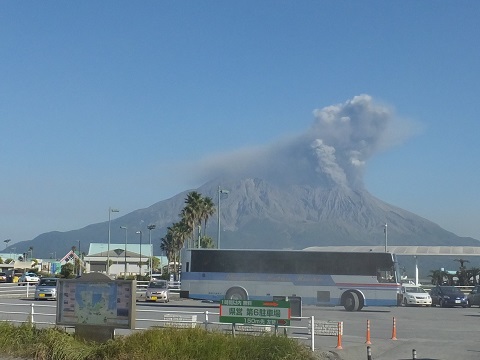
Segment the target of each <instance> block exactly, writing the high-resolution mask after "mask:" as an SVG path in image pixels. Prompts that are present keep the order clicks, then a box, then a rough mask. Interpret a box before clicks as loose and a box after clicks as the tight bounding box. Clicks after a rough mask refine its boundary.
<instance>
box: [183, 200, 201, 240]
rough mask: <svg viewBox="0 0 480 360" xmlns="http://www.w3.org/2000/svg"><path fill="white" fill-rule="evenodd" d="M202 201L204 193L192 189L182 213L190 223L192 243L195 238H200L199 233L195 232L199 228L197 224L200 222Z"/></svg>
mask: <svg viewBox="0 0 480 360" xmlns="http://www.w3.org/2000/svg"><path fill="white" fill-rule="evenodd" d="M202 203H203V198H202V195H201V194H200V193H198V192H196V191H191V192H189V193H188V194H187V198H186V199H185V204H187V205H186V206H185V207H184V208H183V210H182V213H181V216H182V218H184V219H185V220H186V221H187V223H188V224H189V225H190V229H191V233H190V235H191V239H192V244H194V243H195V240H194V239H196V238H198V234H195V231H196V230H197V228H196V224H198V223H200V219H201V218H200V214H201V209H202ZM195 235H197V236H195ZM198 245H200V244H198Z"/></svg>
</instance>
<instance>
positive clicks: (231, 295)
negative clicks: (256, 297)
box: [225, 287, 248, 300]
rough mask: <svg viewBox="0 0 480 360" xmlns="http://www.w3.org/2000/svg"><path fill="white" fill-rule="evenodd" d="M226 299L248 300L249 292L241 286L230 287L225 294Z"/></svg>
mask: <svg viewBox="0 0 480 360" xmlns="http://www.w3.org/2000/svg"><path fill="white" fill-rule="evenodd" d="M225 299H227V300H248V296H247V293H246V291H245V290H244V289H242V288H239V287H234V288H230V289H228V291H227V293H226V294H225Z"/></svg>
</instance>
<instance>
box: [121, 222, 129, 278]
mask: <svg viewBox="0 0 480 360" xmlns="http://www.w3.org/2000/svg"><path fill="white" fill-rule="evenodd" d="M120 229H124V230H125V270H124V273H123V280H127V231H128V228H127V227H126V226H120Z"/></svg>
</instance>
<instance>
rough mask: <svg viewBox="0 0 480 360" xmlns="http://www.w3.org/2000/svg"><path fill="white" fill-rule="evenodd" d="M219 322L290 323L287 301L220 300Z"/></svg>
mask: <svg viewBox="0 0 480 360" xmlns="http://www.w3.org/2000/svg"><path fill="white" fill-rule="evenodd" d="M220 322H223V323H232V324H248V325H285V326H288V325H290V302H289V301H283V300H282V301H268V300H267V301H263V300H225V299H224V300H222V302H221V303H220Z"/></svg>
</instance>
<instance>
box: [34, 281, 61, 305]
mask: <svg viewBox="0 0 480 360" xmlns="http://www.w3.org/2000/svg"><path fill="white" fill-rule="evenodd" d="M57 281H58V279H57V278H42V279H40V281H39V282H38V284H37V287H36V288H35V296H34V298H35V300H57Z"/></svg>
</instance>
